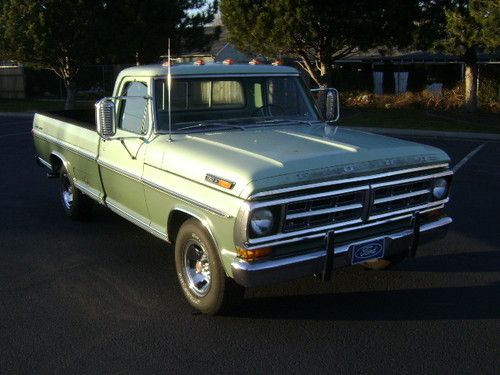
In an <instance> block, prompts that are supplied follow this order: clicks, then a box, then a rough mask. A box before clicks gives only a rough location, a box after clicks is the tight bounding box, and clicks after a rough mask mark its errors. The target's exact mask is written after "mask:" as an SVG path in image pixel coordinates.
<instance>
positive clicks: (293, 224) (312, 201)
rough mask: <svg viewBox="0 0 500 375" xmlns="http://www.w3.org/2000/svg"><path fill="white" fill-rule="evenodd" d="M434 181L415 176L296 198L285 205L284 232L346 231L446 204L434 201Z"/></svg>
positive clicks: (426, 177) (427, 177)
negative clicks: (324, 228)
mask: <svg viewBox="0 0 500 375" xmlns="http://www.w3.org/2000/svg"><path fill="white" fill-rule="evenodd" d="M447 174H448V173H447V172H444V175H447ZM434 178H436V175H426V176H417V177H415V176H413V177H410V178H406V179H404V180H401V179H400V180H394V181H388V182H374V183H371V184H369V185H365V186H358V187H354V188H349V189H343V190H337V191H335V190H334V189H335V188H331V189H332V191H330V192H328V191H325V190H322V191H321V192H318V193H316V194H312V192H310V194H308V195H304V196H303V198H302V199H301V197H300V196H298V197H297V196H296V197H293V198H291V199H289V200H288V201H287V202H285V204H284V216H283V221H282V226H281V232H283V233H290V232H295V231H304V230H308V229H310V228H311V229H312V228H316V227H328V228H337V227H344V226H347V225H351V224H357V223H362V222H369V221H373V220H377V219H381V218H385V217H389V216H394V215H397V214H408V213H412V212H415V211H418V210H422V209H426V208H428V207H432V206H434V205H439V204H442V203H443V201H440V202H436V201H434V200H433V196H432V187H433V183H434V182H433V181H434ZM337 189H338V188H337ZM301 233H302V232H301Z"/></svg>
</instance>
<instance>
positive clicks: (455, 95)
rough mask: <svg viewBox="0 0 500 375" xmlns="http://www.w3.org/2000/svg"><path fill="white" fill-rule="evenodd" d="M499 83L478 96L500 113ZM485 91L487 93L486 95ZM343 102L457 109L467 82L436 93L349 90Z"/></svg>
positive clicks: (483, 107)
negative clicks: (390, 92)
mask: <svg viewBox="0 0 500 375" xmlns="http://www.w3.org/2000/svg"><path fill="white" fill-rule="evenodd" d="M494 90H496V86H495V85H494V83H492V84H491V85H490V86H486V85H484V88H483V86H482V88H481V92H480V93H481V95H480V96H479V98H478V107H479V109H481V110H484V111H488V112H494V113H498V112H500V102H499V101H498V98H497V96H496V95H495V94H494ZM483 93H484V94H483ZM341 100H342V104H343V105H345V106H346V107H358V108H385V109H390V108H417V109H428V110H436V111H447V110H456V109H461V108H462V107H463V103H464V101H465V94H464V85H463V84H462V83H460V84H458V85H457V86H455V87H454V88H452V89H448V90H443V91H442V92H441V93H435V92H432V91H429V90H423V91H420V92H416V93H413V92H405V93H404V94H399V95H387V94H384V95H375V94H372V93H369V92H366V91H364V92H346V93H342V94H341Z"/></svg>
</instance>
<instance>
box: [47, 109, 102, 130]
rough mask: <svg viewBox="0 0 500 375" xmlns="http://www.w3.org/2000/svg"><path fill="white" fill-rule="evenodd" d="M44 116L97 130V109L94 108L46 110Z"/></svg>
mask: <svg viewBox="0 0 500 375" xmlns="http://www.w3.org/2000/svg"><path fill="white" fill-rule="evenodd" d="M41 114H43V115H44V116H47V117H51V118H53V119H56V120H59V121H62V122H67V123H70V124H71V125H76V126H80V127H82V128H85V129H89V130H92V131H96V125H95V111H94V110H93V109H70V110H62V111H45V112H42V113H41Z"/></svg>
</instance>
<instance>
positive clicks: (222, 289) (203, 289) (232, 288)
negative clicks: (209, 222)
mask: <svg viewBox="0 0 500 375" xmlns="http://www.w3.org/2000/svg"><path fill="white" fill-rule="evenodd" d="M175 268H176V270H177V277H178V279H179V284H180V286H181V289H182V292H183V293H184V296H185V297H186V299H187V300H188V302H189V303H190V304H191V306H193V307H194V308H195V309H197V310H198V311H200V312H202V313H204V314H210V315H215V314H219V313H222V312H228V311H230V310H231V309H232V308H234V307H235V306H237V305H238V304H239V302H241V300H242V299H243V296H244V293H245V289H244V288H243V287H241V286H240V285H237V284H236V283H235V282H234V281H233V280H232V279H230V278H229V277H227V276H226V273H225V272H224V268H223V267H222V264H221V262H220V260H219V254H218V251H217V248H216V247H215V245H214V243H213V241H212V238H211V236H210V234H209V233H208V232H207V230H206V229H205V227H203V226H202V225H201V223H200V222H199V221H198V220H196V219H189V220H187V221H186V222H185V223H184V224H182V226H181V228H180V230H179V233H178V235H177V238H176V241H175Z"/></svg>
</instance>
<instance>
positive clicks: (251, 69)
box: [118, 63, 299, 79]
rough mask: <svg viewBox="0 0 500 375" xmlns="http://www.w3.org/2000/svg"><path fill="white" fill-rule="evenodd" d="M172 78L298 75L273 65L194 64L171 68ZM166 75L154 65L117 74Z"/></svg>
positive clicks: (164, 71)
mask: <svg viewBox="0 0 500 375" xmlns="http://www.w3.org/2000/svg"><path fill="white" fill-rule="evenodd" d="M171 74H172V76H188V75H189V76H194V75H212V74H213V75H221V74H222V75H224V74H228V75H239V74H245V75H246V74H249V75H252V74H256V75H273V74H280V75H281V74H284V75H298V74H299V72H298V71H297V69H295V68H292V67H290V66H282V65H281V66H274V65H264V64H259V65H251V64H231V65H226V64H221V63H207V64H205V65H194V64H178V65H175V64H174V65H172V67H171ZM166 75H167V67H166V66H163V65H160V64H155V65H139V66H134V67H132V68H127V69H124V70H122V71H121V72H120V74H119V77H118V78H119V79H120V78H122V77H127V76H133V77H165V76H166Z"/></svg>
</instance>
